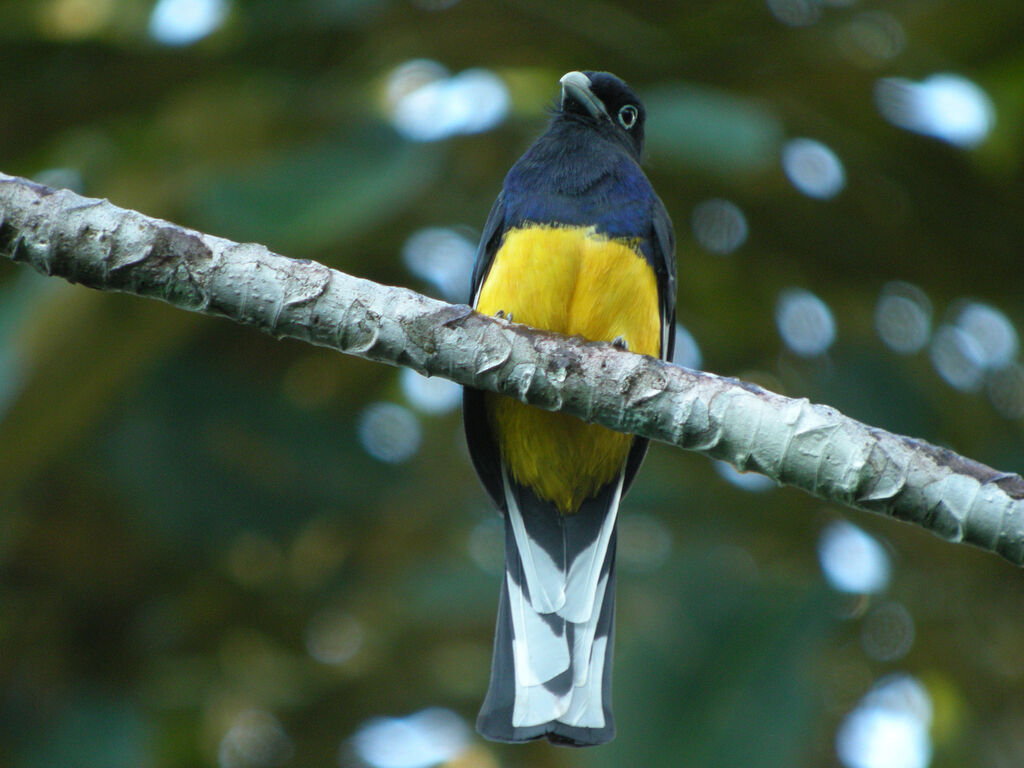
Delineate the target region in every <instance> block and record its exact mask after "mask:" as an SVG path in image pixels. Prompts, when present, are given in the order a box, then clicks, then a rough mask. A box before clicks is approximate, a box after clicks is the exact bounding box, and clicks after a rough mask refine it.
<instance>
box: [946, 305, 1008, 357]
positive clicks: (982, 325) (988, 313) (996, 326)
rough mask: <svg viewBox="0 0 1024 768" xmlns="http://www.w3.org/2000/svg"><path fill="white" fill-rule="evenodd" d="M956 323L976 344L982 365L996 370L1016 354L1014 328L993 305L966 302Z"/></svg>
mask: <svg viewBox="0 0 1024 768" xmlns="http://www.w3.org/2000/svg"><path fill="white" fill-rule="evenodd" d="M956 325H957V326H958V327H959V328H961V329H962V330H963V331H964V333H966V334H967V335H968V336H970V337H971V338H972V339H973V340H974V341H975V343H976V344H977V347H978V350H979V351H980V353H981V358H980V362H981V365H982V367H984V368H989V369H993V370H997V369H999V368H1003V367H1005V366H1006V365H1009V363H1010V362H1012V361H1013V359H1014V358H1015V357H1016V356H1017V348H1018V346H1019V339H1018V337H1017V331H1016V329H1015V328H1014V327H1013V324H1012V323H1011V322H1010V320H1009V319H1008V318H1007V317H1006V315H1004V314H1003V313H1002V312H1000V311H999V310H998V309H996V308H995V307H991V306H989V305H988V304H982V303H980V302H977V301H971V302H968V303H967V304H966V305H964V306H963V307H962V308H961V309H960V311H959V313H958V314H957V317H956Z"/></svg>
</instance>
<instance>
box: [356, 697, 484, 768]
mask: <svg viewBox="0 0 1024 768" xmlns="http://www.w3.org/2000/svg"><path fill="white" fill-rule="evenodd" d="M468 744H469V728H467V727H466V723H465V722H464V721H463V719H462V718H461V717H459V716H458V715H457V714H455V713H454V712H452V711H451V710H448V709H441V708H439V707H434V708H431V709H425V710H423V711H422V712H417V713H415V714H412V715H409V716H408V717H378V718H374V719H373V720H370V721H368V722H367V723H365V724H364V725H363V726H362V727H361V728H360V729H359V730H358V731H357V732H356V734H355V735H354V736H353V737H352V745H353V747H354V748H355V751H356V754H357V755H359V757H360V758H361V759H362V760H364V761H365V762H366V763H368V764H369V765H371V766H373V767H374V768H429V766H432V765H438V764H439V763H445V762H448V761H449V760H453V759H455V758H456V757H458V756H459V755H460V754H461V753H462V752H463V751H464V750H465V749H466V747H467V746H468Z"/></svg>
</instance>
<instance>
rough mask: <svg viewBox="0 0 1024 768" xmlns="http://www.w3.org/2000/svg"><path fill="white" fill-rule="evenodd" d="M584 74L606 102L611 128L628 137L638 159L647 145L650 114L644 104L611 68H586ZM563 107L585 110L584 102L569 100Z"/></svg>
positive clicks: (592, 87)
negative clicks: (603, 70)
mask: <svg viewBox="0 0 1024 768" xmlns="http://www.w3.org/2000/svg"><path fill="white" fill-rule="evenodd" d="M583 74H584V75H586V76H587V77H588V78H590V92H591V93H592V94H593V95H594V96H595V97H597V99H598V100H599V101H600V102H601V104H602V105H603V106H604V111H605V113H606V115H607V119H608V121H610V123H611V127H612V130H614V131H615V133H617V134H618V135H619V137H620V138H622V139H624V140H625V142H626V143H627V144H628V145H629V146H630V148H631V149H632V150H633V152H634V155H635V156H636V158H637V159H639V158H640V155H641V153H642V151H643V146H644V119H645V118H646V116H647V113H646V111H645V110H644V105H643V104H641V103H640V99H638V98H637V95H636V94H635V93H633V90H632V89H631V88H630V87H629V86H628V85H626V84H625V83H624V82H623V81H622V80H620V79H619V78H617V77H616V76H615V75H613V74H611V73H610V72H591V71H586V72H584V73H583ZM563 108H565V109H571V110H572V111H574V112H578V111H580V110H582V111H583V112H584V113H586V109H585V108H583V107H582V105H577V104H572V105H569V104H566V105H564V107H563ZM602 117H603V116H602Z"/></svg>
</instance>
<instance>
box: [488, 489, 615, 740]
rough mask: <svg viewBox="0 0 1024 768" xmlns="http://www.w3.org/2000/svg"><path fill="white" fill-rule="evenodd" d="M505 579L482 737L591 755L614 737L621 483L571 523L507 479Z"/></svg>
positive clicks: (585, 505) (571, 517)
mask: <svg viewBox="0 0 1024 768" xmlns="http://www.w3.org/2000/svg"><path fill="white" fill-rule="evenodd" d="M504 483H505V492H506V500H507V506H508V512H507V514H506V517H505V578H504V579H503V581H502V586H501V599H500V603H499V605H498V625H497V632H496V634H495V640H494V658H493V662H492V664H491V685H490V688H489V690H488V692H487V698H486V699H485V700H484V704H483V708H482V709H481V711H480V716H479V718H478V719H477V729H478V730H479V731H480V733H481V734H483V735H484V736H485V737H487V738H489V739H493V740H495V741H509V742H521V741H531V740H533V739H538V738H541V737H547V738H548V740H549V741H551V742H553V743H557V744H567V745H571V746H579V747H582V746H590V745H594V744H603V743H605V742H607V741H610V740H611V739H612V737H613V736H614V735H615V724H614V722H613V719H612V709H611V671H612V668H611V661H612V645H613V641H614V623H615V622H614V614H615V596H614V593H615V564H614V560H615V517H616V513H617V511H618V506H619V500H620V498H621V495H622V476H621V475H620V476H619V477H618V478H616V480H614V481H613V482H611V483H609V484H608V485H607V486H606V487H605V488H604V489H602V491H601V492H600V493H599V494H598V495H597V496H596V497H594V498H592V499H587V500H586V501H584V502H583V504H582V506H581V507H580V510H579V511H578V512H577V513H576V514H574V515H568V516H564V515H561V514H559V513H558V512H557V511H556V510H555V509H554V506H553V505H552V504H550V503H549V502H546V501H542V500H540V499H538V498H537V497H536V496H535V495H534V494H533V493H532V492H531V491H530V490H529V489H526V488H523V487H521V486H518V485H517V484H515V483H513V482H512V481H510V480H509V478H507V477H505V478H504Z"/></svg>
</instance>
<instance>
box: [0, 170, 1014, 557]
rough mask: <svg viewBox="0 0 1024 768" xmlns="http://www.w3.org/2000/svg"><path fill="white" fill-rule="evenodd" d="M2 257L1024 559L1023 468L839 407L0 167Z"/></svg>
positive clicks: (77, 281) (91, 286) (82, 282)
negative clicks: (464, 389) (872, 423)
mask: <svg viewBox="0 0 1024 768" xmlns="http://www.w3.org/2000/svg"><path fill="white" fill-rule="evenodd" d="M0 254H3V255H6V256H8V257H9V258H11V259H13V260H14V261H17V262H26V263H28V264H31V265H32V266H34V267H35V268H36V269H38V270H39V271H40V272H43V273H44V274H47V275H56V276H59V277H63V278H65V279H66V280H69V281H71V282H76V283H81V284H82V285H86V286H88V287H90V288H96V289H98V290H104V291H123V292H125V293H133V294H136V295H139V296H149V297H153V298H158V299H162V300H164V301H166V302H169V303H171V304H173V305H175V306H177V307H181V308H182V309H188V310H192V311H195V312H203V313H206V314H211V315H220V316H222V317H227V318H230V319H231V320H234V321H236V322H239V323H245V324H248V325H252V326H255V327H256V328H259V329H260V330H262V331H265V332H267V333H269V334H271V335H272V336H275V337H278V338H283V337H290V338H295V339H302V340H304V341H308V342H310V343H312V344H317V345H320V346H325V347H330V348H331V349H336V350H338V351H340V352H344V353H346V354H350V355H356V356H358V357H364V358H366V359H369V360H376V361H378V362H382V363H389V364H391V365H403V366H409V367H411V368H414V369H415V370H417V371H419V372H420V373H423V374H426V375H428V376H442V377H444V378H446V379H451V380H452V381H455V382H457V383H459V384H464V385H467V386H471V387H477V388H479V389H485V390H490V391H493V392H500V393H502V394H505V395H509V396H511V397H515V398H518V399H519V400H522V401H523V402H526V403H530V404H532V405H536V406H539V407H541V408H546V409H548V410H559V411H565V412H566V413H571V414H573V415H574V416H578V417H579V418H582V419H585V420H586V421H592V422H596V423H599V424H603V425H604V426H606V427H610V428H611V429H615V430H619V431H622V432H631V433H635V434H638V435H644V436H646V437H649V438H652V439H654V440H660V441H662V442H665V443H670V444H672V445H675V446H678V447H679V448H684V449H686V450H692V451H698V452H699V453H703V454H705V455H707V456H712V457H714V458H718V459H724V460H726V461H728V462H730V463H732V464H734V465H735V466H736V467H737V468H739V469H741V470H755V471H757V472H760V473H763V474H765V475H767V476H768V477H770V478H772V479H773V480H775V481H777V482H779V483H784V484H786V485H792V486H795V487H797V488H802V489H803V490H805V491H807V492H809V493H811V494H814V495H815V496H818V497H820V498H822V499H827V500H830V501H837V502H841V503H843V504H846V505H849V506H851V507H855V508H857V509H862V510H867V511H869V512H876V513H879V514H883V515H888V516H890V517H894V518H897V519H900V520H904V521H906V522H910V523H914V524H916V525H919V526H921V527H923V528H926V529H928V530H930V531H932V532H933V533H935V534H937V535H939V536H941V537H942V538H945V539H948V540H950V541H963V542H967V543H970V544H974V545H977V546H979V547H982V548H983V549H986V550H989V551H992V552H997V553H999V554H1000V555H1002V556H1003V557H1005V558H1006V559H1008V560H1010V561H1011V562H1013V563H1015V564H1017V565H1022V564H1024V480H1022V479H1021V477H1020V476H1019V475H1016V474H1010V473H1005V472H998V471H996V470H994V469H992V468H990V467H987V466H985V465H983V464H980V463H978V462H976V461H972V460H971V459H967V458H964V457H962V456H958V455H957V454H955V453H953V452H952V451H948V450H945V449H942V448H938V447H936V446H933V445H930V444H928V443H926V442H923V441H921V440H915V439H912V438H908V437H901V436H899V435H893V434H891V433H889V432H885V431H883V430H881V429H875V428H873V427H869V426H866V425H864V424H861V423H859V422H857V421H854V420H853V419H850V418H847V417H846V416H843V415H842V414H841V413H839V412H838V411H836V410H835V409H833V408H830V407H828V406H824V405H814V404H812V403H810V402H808V401H807V400H806V399H791V398H787V397H782V396H781V395H777V394H774V393H772V392H768V391H766V390H763V389H761V388H760V387H757V386H754V385H752V384H748V383H745V382H742V381H737V380H735V379H728V378H723V377H720V376H715V375H713V374H709V373H700V372H697V371H690V370H686V369H683V368H679V367H677V366H674V365H669V364H667V363H663V362H661V361H659V360H654V359H652V358H650V357H644V356H640V355H635V354H631V353H629V352H622V351H618V350H616V349H614V348H613V347H612V346H611V345H609V344H603V343H600V344H599V343H589V342H585V341H583V340H581V339H576V338H566V337H564V336H559V335H556V334H551V333H543V332H540V331H537V330H533V329H530V328H527V327H525V326H522V325H516V324H514V323H508V322H505V321H503V320H498V319H495V318H490V317H484V316H482V315H479V314H477V313H475V312H473V311H472V310H470V308H469V307H467V306H464V305H450V304H445V303H443V302H440V301H435V300H433V299H430V298H427V297H426V296H422V295H420V294H417V293H414V292H413V291H410V290H407V289H404V288H395V287H389V286H382V285H378V284H376V283H372V282H370V281H368V280H361V279H359V278H357V277H352V276H350V275H346V274H343V273H341V272H337V271H335V270H333V269H329V268H327V267H325V266H323V265H321V264H317V263H315V262H311V261H305V260H295V259H289V258H285V257H284V256H279V255H277V254H275V253H271V252H270V251H268V250H267V249H266V248H264V247H262V246H260V245H254V244H241V243H235V242H231V241H229V240H225V239H222V238H218V237H213V236H211V235H206V234H202V233H200V232H195V231H193V230H189V229H185V228H183V227H179V226H177V225H175V224H171V223H169V222H166V221H161V220H159V219H153V218H150V217H148V216H144V215H142V214H140V213H137V212H135V211H130V210H125V209H123V208H118V207H116V206H114V205H112V204H110V203H109V202H107V201H105V200H94V199H89V198H84V197H80V196H79V195H76V194H74V193H72V192H69V191H55V190H52V189H49V188H47V187H43V186H40V185H38V184H34V183H32V182H30V181H27V180H25V179H19V178H14V177H11V176H5V175H3V174H0Z"/></svg>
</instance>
